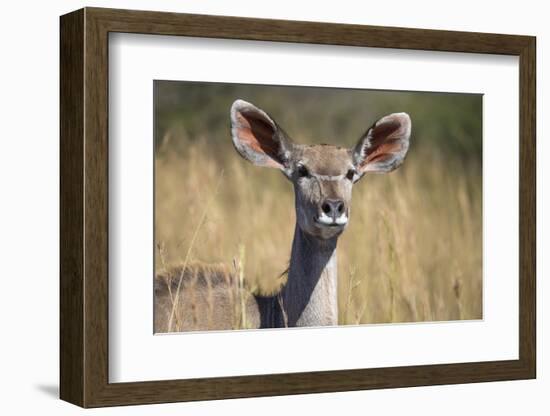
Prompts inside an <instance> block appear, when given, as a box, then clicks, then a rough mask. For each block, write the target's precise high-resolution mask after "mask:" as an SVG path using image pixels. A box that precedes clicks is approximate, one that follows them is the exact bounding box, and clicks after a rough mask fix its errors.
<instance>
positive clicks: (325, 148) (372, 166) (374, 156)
mask: <svg viewBox="0 0 550 416" xmlns="http://www.w3.org/2000/svg"><path fill="white" fill-rule="evenodd" d="M410 133H411V120H410V118H409V116H408V115H407V114H406V113H395V114H390V115H387V116H385V117H382V118H381V119H380V120H378V121H377V122H376V123H374V124H373V125H372V127H370V128H369V129H368V130H367V131H366V133H364V134H363V136H362V137H361V138H360V139H359V141H358V142H357V144H356V145H355V147H353V148H351V149H347V148H342V147H338V146H332V145H325V144H321V145H311V146H309V145H302V144H296V143H294V142H293V141H292V140H291V139H290V137H289V136H288V135H287V134H286V133H285V132H284V130H283V129H282V128H281V127H280V126H279V125H278V124H277V123H276V122H275V120H273V118H272V117H270V116H269V115H268V114H267V113H266V112H264V111H263V110H261V109H259V108H257V107H256V106H254V105H252V104H250V103H248V102H246V101H243V100H237V101H235V102H234V103H233V105H232V107H231V134H232V138H233V144H234V145H235V148H236V149H237V151H238V152H239V154H240V155H241V156H242V157H243V158H245V159H246V160H248V161H250V162H252V163H253V164H255V165H257V166H264V167H270V168H277V169H280V170H281V171H282V172H283V173H284V175H285V176H286V177H287V178H288V179H289V180H290V181H291V182H292V183H293V185H294V191H295V201H296V219H297V222H298V226H299V227H300V229H301V230H302V231H303V232H305V233H307V234H309V235H311V236H314V237H316V238H321V239H329V238H333V237H337V236H338V235H340V234H341V233H342V231H343V230H344V229H345V227H346V225H347V224H348V221H349V218H350V206H351V190H352V187H353V184H354V183H356V182H357V181H358V180H359V179H361V178H362V177H363V175H365V174H366V173H367V172H377V173H385V172H390V171H392V170H394V169H396V168H397V167H399V166H400V165H401V163H402V162H403V160H404V158H405V155H406V154H407V150H408V148H409V136H410Z"/></svg>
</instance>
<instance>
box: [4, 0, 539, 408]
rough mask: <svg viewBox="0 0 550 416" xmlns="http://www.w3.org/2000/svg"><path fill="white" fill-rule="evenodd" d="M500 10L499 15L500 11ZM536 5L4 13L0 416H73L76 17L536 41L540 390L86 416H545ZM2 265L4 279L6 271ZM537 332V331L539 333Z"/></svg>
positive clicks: (133, 4)
mask: <svg viewBox="0 0 550 416" xmlns="http://www.w3.org/2000/svg"><path fill="white" fill-rule="evenodd" d="M507 3H509V4H507ZM544 5H545V4H544V2H537V1H534V0H524V1H522V2H517V1H516V2H513V3H512V2H504V1H498V2H497V1H490V2H480V1H470V0H462V1H460V2H454V3H448V4H443V3H442V2H437V1H423V0H416V1H414V2H412V1H407V0H394V1H392V2H391V3H389V2H376V3H375V2H372V3H367V2H358V1H352V0H340V1H338V2H329V1H324V2H321V1H316V2H306V1H303V2H298V1H296V0H278V1H276V2H275V1H271V2H260V1H252V0H231V1H230V2H225V3H222V2H219V1H215V0H201V1H198V0H194V1H186V0H180V1H168V0H157V1H152V0H149V1H146V0H133V1H131V0H125V1H116V2H107V1H92V0H90V1H89V2H82V1H69V0H55V1H49V2H35V3H32V2H29V1H19V2H17V3H15V2H9V3H8V2H6V3H5V4H4V5H3V8H2V13H1V15H0V30H1V37H0V39H1V40H0V42H1V46H2V48H1V51H2V55H1V56H2V61H1V64H0V73H1V76H0V86H1V87H0V110H1V112H0V114H1V118H0V140H1V141H2V145H1V146H0V181H1V182H0V184H1V188H0V189H1V190H2V200H1V202H0V253H1V254H0V259H1V260H2V266H3V267H2V268H1V269H0V279H2V281H3V282H2V283H3V284H2V285H1V286H0V287H1V288H2V290H1V292H0V293H1V295H0V296H1V297H0V323H1V330H2V332H1V339H2V341H1V342H0V351H1V354H0V391H1V392H2V393H1V396H0V397H1V400H0V409H2V413H4V414H20V413H21V414H26V413H30V412H32V411H40V412H41V413H45V414H61V415H63V414H76V413H78V412H82V410H80V409H79V408H77V407H75V406H72V405H69V404H67V403H64V402H61V401H59V400H58V399H57V395H58V387H57V386H58V365H59V362H58V301H59V299H58V287H59V286H58V271H59V265H58V258H59V249H58V238H59V233H58V228H59V222H58V209H59V204H58V199H59V198H58V193H59V185H58V183H59V180H58V175H59V168H58V165H59V147H58V146H59V145H58V133H59V111H58V106H59V99H58V95H59V93H58V91H59V64H58V62H59V20H58V16H59V15H61V14H64V13H66V12H69V11H71V10H74V9H77V8H80V7H82V6H103V7H118V8H133V9H146V10H166V11H176V12H189V13H208V14H223V15H240V16H251V17H265V18H277V19H294V20H318V21H326V22H341V23H358V24H372V25H387V26H406V27H419V28H433V29H453V30H468V31H480V32H500V33H513V34H529V35H536V36H537V38H538V39H537V42H538V47H537V53H538V64H537V72H538V82H537V85H538V86H537V94H538V128H537V134H538V185H537V188H538V196H539V198H538V213H539V219H538V225H539V226H538V259H539V264H538V331H539V332H538V333H539V339H538V341H539V342H538V347H539V350H538V351H539V361H538V379H537V380H534V381H516V382H500V383H484V384H470V385H458V386H439V387H422V388H409V389H398V390H379V391H367V392H353V393H338V394H334V393H333V394H316V395H305V396H289V397H274V398H261V399H241V400H225V401H217V402H203V403H187V404H166V405H155V406H139V407H133V408H123V409H121V408H118V409H117V408H113V409H107V410H92V411H88V413H89V414H96V413H98V414H99V413H101V414H155V415H157V414H178V415H185V414H190V415H191V414H193V415H210V414H220V413H225V414H227V413H230V414H231V413H237V412H238V413H239V414H240V415H247V414H255V413H256V412H261V413H262V414H264V415H271V414H273V415H280V414H285V413H288V414H294V413H296V412H299V411H309V412H311V411H314V412H316V413H317V414H335V413H343V412H345V414H361V415H364V414H369V413H370V414H381V413H384V414H403V413H406V414H413V415H414V414H422V415H423V416H427V415H438V416H439V415H441V414H442V413H443V414H445V415H465V414H482V413H490V414H499V415H508V414H510V415H513V414H529V415H546V414H548V412H549V411H550V399H549V398H548V397H549V396H548V391H549V389H550V361H549V360H548V359H546V355H545V351H544V348H545V346H546V345H547V344H548V343H547V341H548V334H549V332H548V328H546V329H547V330H546V331H545V332H544V331H543V326H544V325H545V323H546V320H547V318H548V313H549V312H548V310H549V309H548V308H546V307H545V306H544V304H543V303H544V300H547V299H549V300H550V293H549V291H548V286H547V285H546V284H545V282H544V274H545V272H546V269H547V268H548V261H545V260H546V259H544V258H543V257H544V256H543V255H544V251H543V248H544V243H545V242H547V241H548V239H549V238H550V229H549V226H548V223H547V222H544V219H543V218H542V213H543V212H544V211H545V210H546V211H547V210H548V209H549V208H550V206H549V205H550V199H549V198H548V192H543V186H544V183H545V182H546V180H548V179H549V178H548V175H549V173H548V172H549V169H546V168H545V167H544V166H543V165H544V164H545V163H550V145H548V144H547V143H545V141H544V140H543V137H544V133H545V131H544V130H543V124H544V114H545V106H544V103H545V102H548V101H549V100H550V89H549V87H550V86H549V81H548V79H549V78H548V77H547V76H546V77H545V75H546V74H545V73H548V71H550V66H548V65H546V66H545V63H546V61H547V59H549V56H550V46H549V42H550V26H548V23H547V14H548V13H547V11H546V10H545V8H544ZM6 265H7V267H6ZM546 326H547V325H546Z"/></svg>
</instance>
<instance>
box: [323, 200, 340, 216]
mask: <svg viewBox="0 0 550 416" xmlns="http://www.w3.org/2000/svg"><path fill="white" fill-rule="evenodd" d="M321 209H322V210H323V212H324V213H325V214H326V215H327V216H329V217H332V218H333V219H336V218H338V217H339V216H340V215H342V214H343V213H344V209H345V205H344V201H342V200H341V199H325V200H324V201H323V203H322V205H321Z"/></svg>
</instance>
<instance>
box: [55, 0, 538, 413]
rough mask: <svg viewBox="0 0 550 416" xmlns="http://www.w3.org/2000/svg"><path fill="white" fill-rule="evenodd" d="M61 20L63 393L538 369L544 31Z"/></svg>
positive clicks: (156, 396)
mask: <svg viewBox="0 0 550 416" xmlns="http://www.w3.org/2000/svg"><path fill="white" fill-rule="evenodd" d="M60 30H61V36H60V38H61V39H60V40H61V45H60V56H61V61H60V66H61V74H60V85H61V91H60V106H61V108H60V112H61V116H60V117H61V120H60V134H61V137H60V140H61V142H60V143H61V155H60V156H61V157H60V159H61V172H60V186H61V200H60V209H61V212H60V223H61V230H60V233H61V243H60V244H61V246H60V263H61V267H60V302H61V303H60V380H61V385H60V396H61V398H62V399H63V400H66V401H68V402H71V403H74V404H77V405H79V406H82V407H101V406H116V405H130V404H146V403H163V402H176V401H191V400H212V399H224V398H237V397H257V396H268V395H286V394H303V393H319V392H336V391H350V390H362V389H375V388H396V387H410V386H423V385H437V384H455V383H472V382H486V381H500V380H519V379H530V378H535V376H536V332H535V322H536V321H535V320H536V317H535V311H536V305H535V297H536V296H535V294H536V291H535V282H536V275H535V262H536V259H535V248H536V247H535V244H536V243H535V242H536V235H535V218H536V208H535V205H536V204H535V202H536V193H535V160H536V149H535V124H536V123H535V114H536V108H535V103H536V97H535V80H536V78H535V66H536V65H535V49H536V46H535V38H534V37H530V36H517V35H500V34H486V33H469V32H451V31H436V30H423V29H404V28H389V27H375V26H360V25H341V24H327V23H315V22H296V21H282V20H266V19H251V18H240V17H225V16H206V15H189V14H175V13H161V12H148V11H130V10H114V9H100V8H85V9H81V10H78V11H75V12H72V13H69V14H67V15H64V16H62V17H61V19H60ZM152 35H155V36H152ZM503 120H506V123H503ZM403 345H407V348H406V350H403Z"/></svg>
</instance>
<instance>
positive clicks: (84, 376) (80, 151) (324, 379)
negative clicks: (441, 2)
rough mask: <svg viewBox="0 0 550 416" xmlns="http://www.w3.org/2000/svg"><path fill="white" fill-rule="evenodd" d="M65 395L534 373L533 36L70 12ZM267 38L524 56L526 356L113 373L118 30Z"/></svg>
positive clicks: (172, 397)
mask: <svg viewBox="0 0 550 416" xmlns="http://www.w3.org/2000/svg"><path fill="white" fill-rule="evenodd" d="M60 30H61V39H60V41H61V44H60V47H61V50H60V55H61V58H60V64H61V78H60V81H61V82H60V84H61V91H60V102H61V104H60V105H61V109H60V110H61V120H60V125H61V127H60V130H61V155H60V159H61V172H60V173H61V178H60V186H61V200H60V204H61V213H60V217H61V218H60V220H61V231H60V232H61V243H60V244H61V246H60V262H61V267H60V279H61V284H60V298H61V301H60V380H61V381H60V384H61V385H60V396H61V398H62V399H63V400H66V401H68V402H71V403H74V404H77V405H79V406H82V407H100V406H114V405H130V404H145V403H162V402H177V401H191V400H212V399H224V398H237V397H257V396H269V395H286V394H303V393H321V392H337V391H351V390H363V389H378V388H396V387H409V386H423V385H438V384H454V383H473V382H486V381H498V380H517V379H529V378H535V376H536V333H535V331H536V329H535V311H536V305H535V281H536V277H535V264H536V258H535V251H536V250H535V249H536V227H535V225H536V204H535V202H536V189H535V188H536V186H535V185H536V183H535V171H536V169H535V160H536V150H535V124H536V123H535V105H536V97H535V91H536V90H535V50H536V46H535V45H536V44H535V38H534V37H530V36H516V35H500V34H486V33H467V32H451V31H438V30H421V29H403V28H390V27H376V26H361V25H343V24H328V23H313V22H296V21H283V20H264V19H251V18H239V17H225V16H223V17H222V16H206V15H189V14H176V13H164V12H148V11H130V10H113V9H100V8H85V9H81V10H78V11H75V12H72V13H69V14H67V15H64V16H62V17H61V20H60ZM110 32H126V33H141V34H151V35H174V36H192V37H205V38H224V39H242V40H264V41H278V42H298V43H311V44H330V45H347V46H359V47H360V46H368V47H380V48H398V49H416V50H430V51H448V52H468V53H483V54H503V55H515V56H518V57H519V67H520V80H519V86H520V91H519V102H520V107H519V109H518V110H519V119H520V131H519V134H520V142H519V154H520V188H519V195H520V207H519V212H520V215H519V218H520V223H519V233H520V241H519V247H520V253H519V259H520V267H519V359H518V360H506V361H490V362H471V363H457V364H443V365H441V364H437V365H415V366H405V367H390V368H368V369H354V370H339V371H323V372H307V373H289V374H266V375H254V376H238V377H221V378H204V379H182V380H170V381H146V382H132V383H110V382H109V379H108V357H109V356H108V286H109V285H108V282H109V280H108V279H109V276H108V222H109V215H108V172H109V166H108V140H109V139H108V87H109V86H108V79H109V78H108V65H109V62H108V35H109V33H110Z"/></svg>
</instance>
